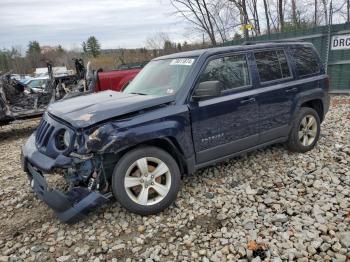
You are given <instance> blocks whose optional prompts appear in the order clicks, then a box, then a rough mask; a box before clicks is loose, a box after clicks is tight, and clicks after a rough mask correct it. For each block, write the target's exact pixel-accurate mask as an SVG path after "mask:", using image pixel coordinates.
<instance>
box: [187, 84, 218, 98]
mask: <svg viewBox="0 0 350 262" xmlns="http://www.w3.org/2000/svg"><path fill="white" fill-rule="evenodd" d="M222 89H223V85H222V83H221V82H220V81H206V82H202V83H199V85H198V86H197V88H196V90H195V91H194V94H193V96H192V98H193V99H194V100H196V101H198V100H202V99H206V98H212V97H217V96H220V95H221V90H222Z"/></svg>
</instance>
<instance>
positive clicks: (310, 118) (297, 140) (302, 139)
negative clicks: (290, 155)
mask: <svg viewBox="0 0 350 262" xmlns="http://www.w3.org/2000/svg"><path fill="white" fill-rule="evenodd" d="M320 123H321V122H320V117H319V116H318V114H317V112H316V111H315V110H314V109H312V108H309V107H302V108H301V109H300V111H299V113H298V115H297V117H296V118H295V119H294V122H293V126H292V130H291V132H290V135H289V140H288V147H289V149H290V150H291V151H294V152H300V153H304V152H307V151H309V150H311V149H313V148H314V147H315V145H316V143H317V141H318V139H319V137H320V131H321V124H320Z"/></svg>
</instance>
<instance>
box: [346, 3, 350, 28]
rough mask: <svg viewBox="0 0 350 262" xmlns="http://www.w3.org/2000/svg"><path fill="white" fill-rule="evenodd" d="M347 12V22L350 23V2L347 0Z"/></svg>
mask: <svg viewBox="0 0 350 262" xmlns="http://www.w3.org/2000/svg"><path fill="white" fill-rule="evenodd" d="M346 7H347V8H346V11H347V15H348V17H347V20H346V21H347V22H348V23H349V22H350V0H346Z"/></svg>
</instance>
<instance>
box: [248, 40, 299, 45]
mask: <svg viewBox="0 0 350 262" xmlns="http://www.w3.org/2000/svg"><path fill="white" fill-rule="evenodd" d="M289 42H303V40H287V39H286V40H260V41H259V40H258V41H244V42H243V43H242V45H256V44H264V43H289Z"/></svg>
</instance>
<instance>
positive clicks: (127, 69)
mask: <svg viewBox="0 0 350 262" xmlns="http://www.w3.org/2000/svg"><path fill="white" fill-rule="evenodd" d="M146 64H147V63H141V64H129V65H121V66H119V67H118V69H117V70H112V71H108V72H103V71H99V72H98V73H97V81H96V86H95V92H100V91H104V90H114V91H122V90H123V89H124V88H125V87H126V86H127V85H128V84H129V83H130V82H131V80H133V79H134V77H135V76H136V75H137V74H138V73H139V72H140V71H141V69H142V68H143V67H144V66H145V65H146Z"/></svg>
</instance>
